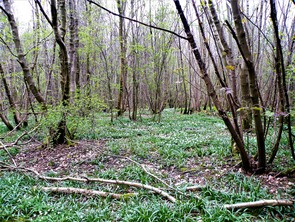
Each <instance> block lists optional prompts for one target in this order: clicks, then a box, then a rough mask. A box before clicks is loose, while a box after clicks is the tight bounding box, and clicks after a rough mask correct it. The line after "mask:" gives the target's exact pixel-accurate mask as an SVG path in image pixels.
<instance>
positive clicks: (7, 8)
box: [0, 0, 46, 108]
mask: <svg viewBox="0 0 295 222" xmlns="http://www.w3.org/2000/svg"><path fill="white" fill-rule="evenodd" d="M3 2H4V8H5V9H4V8H2V6H0V8H1V9H2V11H4V13H5V14H6V16H7V18H8V21H9V24H10V28H11V32H12V37H13V41H14V44H15V48H16V51H17V56H18V62H19V64H20V65H21V67H22V71H23V75H24V80H25V81H26V82H27V84H28V87H29V89H30V91H31V92H32V94H33V95H34V97H35V98H36V100H37V101H38V102H39V103H40V104H41V105H42V106H43V107H44V108H45V106H46V104H45V100H44V98H43V96H42V95H41V93H40V92H39V91H38V89H37V87H36V85H35V82H34V80H33V77H32V75H31V73H30V68H29V66H28V63H27V60H26V57H25V54H24V51H23V47H22V44H21V41H20V37H19V32H18V27H17V25H16V21H15V18H14V15H13V13H12V10H11V1H9V0H3Z"/></svg>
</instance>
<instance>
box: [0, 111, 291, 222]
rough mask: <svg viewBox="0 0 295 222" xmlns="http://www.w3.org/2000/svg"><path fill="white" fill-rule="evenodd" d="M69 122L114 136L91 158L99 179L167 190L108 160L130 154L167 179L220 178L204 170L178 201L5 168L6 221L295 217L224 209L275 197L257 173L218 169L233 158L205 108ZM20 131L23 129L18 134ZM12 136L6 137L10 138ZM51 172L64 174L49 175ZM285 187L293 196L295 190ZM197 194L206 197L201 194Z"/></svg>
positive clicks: (1, 195)
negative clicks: (94, 193) (57, 189)
mask: <svg viewBox="0 0 295 222" xmlns="http://www.w3.org/2000/svg"><path fill="white" fill-rule="evenodd" d="M69 127H70V128H71V129H72V130H73V129H74V130H75V136H76V139H81V140H83V139H84V140H89V139H91V140H92V139H106V140H107V143H106V148H105V152H104V153H103V154H102V155H101V156H100V157H98V158H97V159H95V160H92V161H91V164H93V165H94V166H96V170H95V172H94V173H93V175H90V176H93V177H102V178H106V179H120V180H128V181H137V182H141V183H144V184H149V185H152V186H155V187H163V184H161V182H159V181H158V180H156V179H155V178H154V177H151V176H150V175H148V174H147V173H146V172H145V171H144V170H143V169H142V168H141V167H140V166H137V165H134V164H132V163H131V162H128V161H127V162H128V163H125V164H122V166H120V167H111V166H110V165H107V164H106V163H107V162H108V158H109V157H110V156H111V155H123V156H128V157H130V158H132V159H134V160H137V161H138V162H140V163H149V164H154V166H157V167H155V172H153V173H154V174H156V175H157V176H158V177H160V178H161V179H163V180H165V181H166V182H167V183H172V184H175V182H176V181H177V180H180V181H181V183H180V185H179V186H180V187H186V186H190V185H195V182H194V180H193V179H194V177H195V176H197V175H198V174H201V175H202V173H203V172H204V171H205V170H206V169H209V168H210V170H212V172H216V175H218V176H216V175H212V177H211V176H210V175H208V174H205V175H204V177H206V178H205V179H206V186H205V187H204V188H202V190H201V191H199V192H197V193H190V194H191V196H183V195H181V194H179V193H177V192H175V191H173V190H170V191H169V193H170V194H171V195H173V196H175V197H177V199H178V200H179V201H178V202H177V203H175V204H172V203H170V202H168V201H167V200H165V199H163V198H162V197H161V196H159V195H156V194H153V193H151V192H149V191H147V190H143V189H139V188H130V187H127V186H114V185H105V184H98V183H87V184H85V183H79V182H72V181H64V182H59V183H51V182H49V181H41V180H38V179H36V178H35V177H33V176H32V175H27V174H23V173H18V172H6V171H0V221H3V222H4V221H5V222H8V221H163V222H164V221H208V222H209V221H294V220H293V218H295V213H294V207H293V208H289V207H264V208H257V209H252V210H249V209H244V210H237V211H230V210H226V209H225V208H223V207H222V206H223V204H228V203H236V202H245V201H256V200H261V199H273V198H274V197H273V195H272V194H270V193H269V192H268V190H267V189H265V188H264V187H263V186H262V184H261V183H260V181H259V180H258V179H257V178H255V177H249V176H246V175H243V174H241V173H238V172H234V171H232V170H228V171H225V172H218V171H219V170H220V168H218V167H222V166H223V165H224V164H225V163H226V160H227V159H232V158H233V157H231V149H230V139H229V135H228V132H227V130H226V128H225V127H224V125H223V123H222V121H221V120H220V119H219V118H217V117H214V116H209V115H207V114H204V113H199V114H193V115H179V114H177V113H175V111H174V110H165V111H164V113H163V115H162V121H161V122H160V123H156V122H154V121H152V117H149V116H147V117H143V118H142V120H141V121H137V122H132V121H129V120H128V118H126V117H122V118H120V119H116V120H115V121H114V122H113V124H111V123H110V120H109V117H108V116H107V114H101V115H97V116H92V117H91V118H84V119H83V121H82V120H81V121H77V120H75V121H73V122H70V123H69ZM0 132H2V133H5V130H4V129H3V126H0ZM20 133H21V132H17V134H18V135H19V134H20ZM43 136H45V134H44V135H43ZM15 137H16V138H17V136H16V135H14V138H15ZM14 138H13V139H14ZM40 138H42V136H40ZM13 139H11V138H7V141H8V140H10V141H13ZM249 141H250V142H249V143H250V144H251V147H252V146H253V145H252V144H255V142H254V141H253V139H252V138H250V139H249ZM251 147H250V148H251ZM251 149H253V148H251ZM10 152H11V153H12V155H17V154H18V153H19V152H20V149H18V148H10ZM286 156H288V152H287V150H284V149H282V151H280V153H279V156H278V158H277V161H281V160H282V159H284V158H286ZM0 161H9V158H8V157H7V155H6V153H5V152H4V151H3V150H0ZM192 163H193V166H192V165H191V164H192ZM275 164H276V163H275ZM192 167H194V168H193V169H192ZM189 170H193V173H192V174H191V175H190V177H186V175H187V174H182V173H181V172H184V171H189ZM175 172H178V175H179V176H180V177H179V178H174V177H173V173H175ZM48 175H51V176H58V175H59V174H58V173H57V175H56V174H53V173H52V172H51V173H50V172H48ZM208 176H210V178H208ZM39 186H71V187H77V188H88V189H96V190H102V191H108V192H115V193H116V192H117V193H124V192H125V193H126V192H138V193H139V195H138V196H136V197H132V198H130V199H128V200H113V199H110V198H100V197H85V196H81V195H76V194H72V195H65V194H52V193H46V192H43V191H40V189H38V187H39ZM286 192H289V193H290V194H292V192H293V193H294V189H293V190H292V189H291V190H289V191H286ZM194 194H197V195H198V196H199V197H200V199H198V198H195V197H194V196H193V195H194Z"/></svg>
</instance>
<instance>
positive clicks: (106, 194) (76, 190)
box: [35, 187, 138, 200]
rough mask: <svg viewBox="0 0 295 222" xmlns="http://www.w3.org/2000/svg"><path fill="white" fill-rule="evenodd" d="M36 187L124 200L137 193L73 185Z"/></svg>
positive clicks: (44, 189)
mask: <svg viewBox="0 0 295 222" xmlns="http://www.w3.org/2000/svg"><path fill="white" fill-rule="evenodd" d="M35 188H36V189H41V190H43V191H46V192H54V193H65V194H82V195H87V196H100V197H111V198H114V199H119V200H122V199H123V200H124V199H127V198H129V197H134V196H136V195H138V193H125V194H117V193H109V192H104V191H98V190H89V189H81V188H75V187H40V188H39V187H35Z"/></svg>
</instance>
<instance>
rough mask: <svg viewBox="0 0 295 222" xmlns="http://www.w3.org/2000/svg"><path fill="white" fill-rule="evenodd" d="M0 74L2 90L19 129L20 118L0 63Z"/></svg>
mask: <svg viewBox="0 0 295 222" xmlns="http://www.w3.org/2000/svg"><path fill="white" fill-rule="evenodd" d="M0 74H1V78H2V82H3V85H4V89H5V93H6V96H7V99H8V102H9V105H10V107H11V109H12V112H13V118H14V122H15V124H16V125H17V126H18V129H19V128H20V123H21V117H20V114H19V112H18V110H17V107H16V103H15V102H14V98H13V96H12V95H11V92H10V87H9V85H8V83H7V80H6V78H5V76H4V70H3V67H2V64H1V63H0ZM5 125H7V124H5Z"/></svg>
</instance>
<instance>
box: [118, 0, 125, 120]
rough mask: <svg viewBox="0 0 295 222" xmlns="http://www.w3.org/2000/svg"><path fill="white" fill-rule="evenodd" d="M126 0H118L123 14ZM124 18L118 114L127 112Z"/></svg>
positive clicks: (120, 30) (121, 30) (120, 12)
mask: <svg viewBox="0 0 295 222" xmlns="http://www.w3.org/2000/svg"><path fill="white" fill-rule="evenodd" d="M125 5H126V2H125V1H122V0H117V8H118V12H119V14H120V15H121V16H124V14H125ZM124 29H125V23H124V18H123V17H120V18H119V40H120V50H121V52H120V63H121V64H120V83H119V84H120V86H119V97H118V105H117V109H118V116H121V115H123V113H124V112H125V93H126V92H125V89H126V78H127V58H126V51H127V49H126V43H127V39H126V32H125V30H124Z"/></svg>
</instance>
